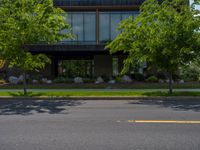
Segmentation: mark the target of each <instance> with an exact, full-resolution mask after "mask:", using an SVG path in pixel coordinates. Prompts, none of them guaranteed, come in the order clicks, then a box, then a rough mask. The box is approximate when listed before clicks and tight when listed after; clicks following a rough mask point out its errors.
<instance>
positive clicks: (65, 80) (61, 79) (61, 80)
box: [53, 76, 73, 83]
mask: <svg viewBox="0 0 200 150" xmlns="http://www.w3.org/2000/svg"><path fill="white" fill-rule="evenodd" d="M53 82H54V83H72V82H73V80H72V79H71V78H65V77H62V76H60V77H57V78H55V79H54V81H53Z"/></svg>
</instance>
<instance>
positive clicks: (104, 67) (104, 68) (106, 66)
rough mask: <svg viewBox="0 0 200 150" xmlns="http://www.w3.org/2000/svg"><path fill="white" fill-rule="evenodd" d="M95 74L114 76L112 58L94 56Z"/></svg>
mask: <svg viewBox="0 0 200 150" xmlns="http://www.w3.org/2000/svg"><path fill="white" fill-rule="evenodd" d="M94 73H95V76H102V75H104V76H107V77H111V76H112V56H109V55H96V56H94Z"/></svg>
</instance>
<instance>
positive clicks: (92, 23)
mask: <svg viewBox="0 0 200 150" xmlns="http://www.w3.org/2000/svg"><path fill="white" fill-rule="evenodd" d="M67 14H68V15H67V22H68V23H69V24H70V25H71V28H72V33H73V34H74V36H75V37H74V39H73V40H64V41H62V43H71V44H73V43H74V44H84V43H85V44H88V43H94V44H95V43H96V13H95V12H68V13H67ZM63 32H66V31H63Z"/></svg>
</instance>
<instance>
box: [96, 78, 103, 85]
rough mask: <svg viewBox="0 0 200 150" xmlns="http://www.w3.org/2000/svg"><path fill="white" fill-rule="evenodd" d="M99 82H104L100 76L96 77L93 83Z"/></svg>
mask: <svg viewBox="0 0 200 150" xmlns="http://www.w3.org/2000/svg"><path fill="white" fill-rule="evenodd" d="M100 83H104V80H103V78H102V77H98V78H97V80H96V81H95V84H100Z"/></svg>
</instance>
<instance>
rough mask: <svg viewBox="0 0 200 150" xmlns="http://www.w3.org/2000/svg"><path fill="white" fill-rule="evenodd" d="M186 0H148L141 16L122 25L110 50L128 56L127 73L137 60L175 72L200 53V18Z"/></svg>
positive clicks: (125, 21) (125, 68) (109, 47)
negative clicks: (161, 0) (121, 52)
mask: <svg viewBox="0 0 200 150" xmlns="http://www.w3.org/2000/svg"><path fill="white" fill-rule="evenodd" d="M197 13H199V12H197V11H196V10H194V8H191V7H190V6H189V5H188V3H187V1H185V0H176V1H171V0H164V1H163V2H162V3H161V4H160V3H158V1H157V0H147V1H145V2H144V3H143V5H142V6H141V8H140V14H139V15H138V17H136V18H135V20H133V19H132V18H128V19H126V20H124V21H122V23H121V24H120V26H119V30H120V31H121V34H119V35H118V36H117V38H116V39H115V40H114V41H113V42H111V43H110V44H109V45H107V46H106V48H108V49H110V51H111V53H115V52H117V51H119V50H121V51H124V52H126V53H128V58H127V59H126V61H125V66H124V70H127V69H128V67H129V66H130V64H132V63H134V62H135V60H140V61H141V62H149V63H150V64H156V65H157V67H158V68H159V69H161V70H165V71H167V72H170V73H173V72H175V71H176V70H177V68H178V66H179V65H180V64H184V63H186V62H188V61H191V60H192V59H193V58H195V57H196V56H197V54H199V47H200V42H199V37H200V35H199V32H196V31H199V27H200V21H199V20H200V16H194V15H195V14H197Z"/></svg>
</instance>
